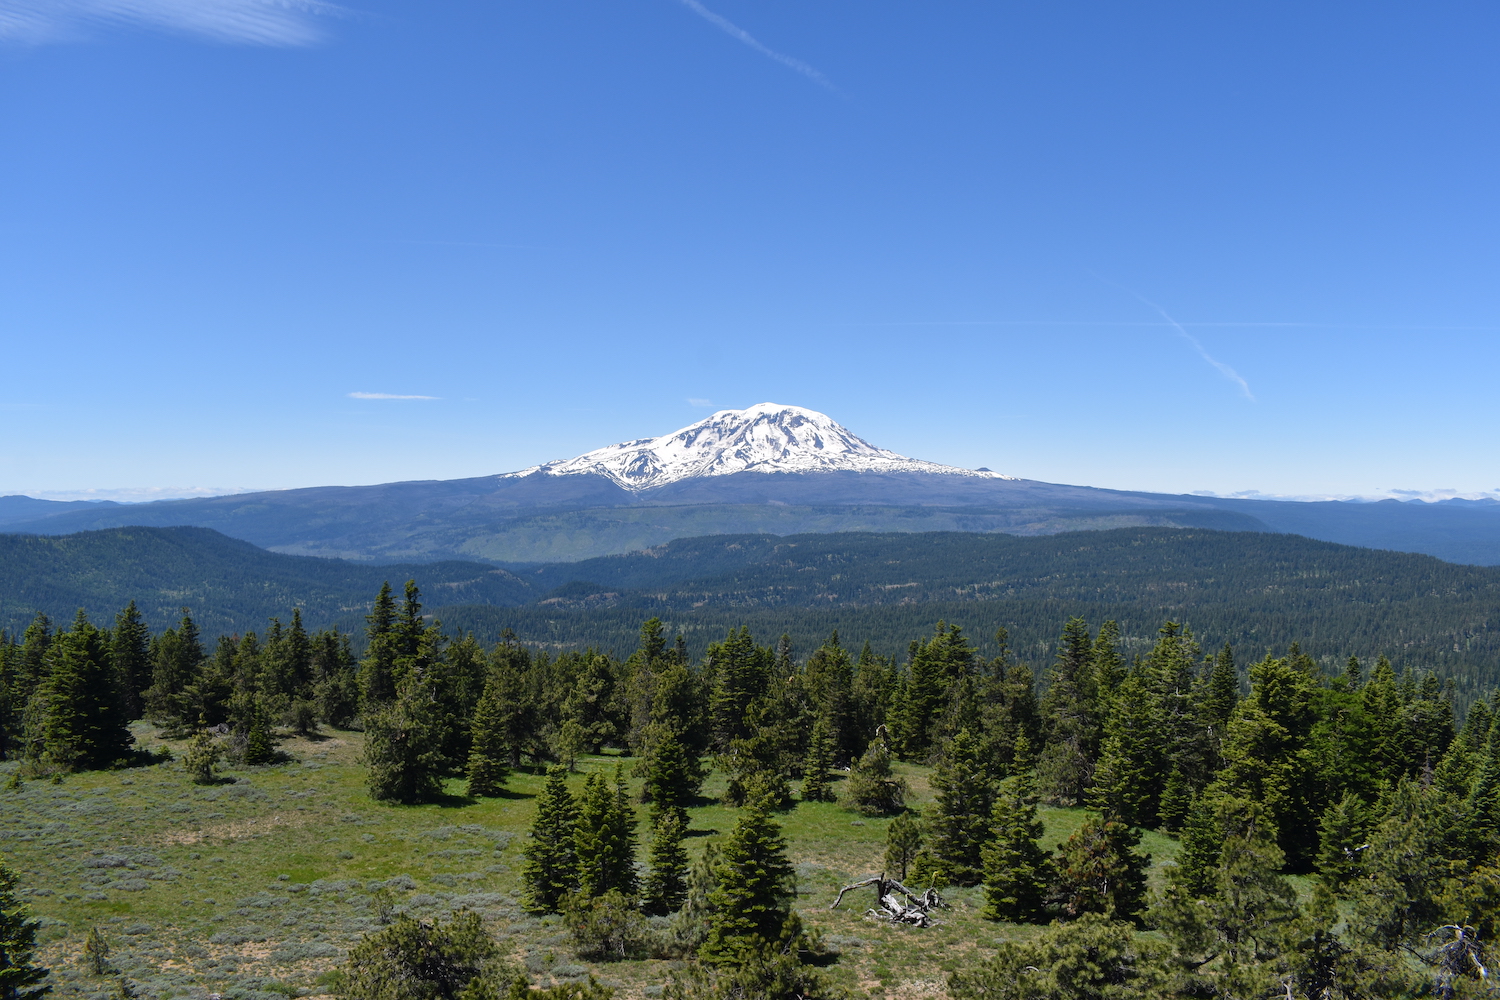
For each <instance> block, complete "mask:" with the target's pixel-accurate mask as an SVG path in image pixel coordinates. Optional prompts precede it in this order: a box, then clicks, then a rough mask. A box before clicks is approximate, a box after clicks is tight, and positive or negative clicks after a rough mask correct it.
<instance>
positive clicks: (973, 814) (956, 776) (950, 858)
mask: <svg viewBox="0 0 1500 1000" xmlns="http://www.w3.org/2000/svg"><path fill="white" fill-rule="evenodd" d="M932 789H933V792H934V793H935V796H936V801H935V802H934V803H933V804H932V807H931V812H930V813H929V814H928V817H927V848H928V850H930V851H931V852H932V856H933V859H934V860H935V862H936V864H937V873H938V875H939V877H940V878H942V879H943V880H944V881H946V882H947V883H949V884H950V885H960V886H968V885H978V884H979V882H980V881H981V880H982V879H983V877H984V861H983V858H982V857H981V851H982V849H983V847H984V843H985V841H986V840H988V839H989V835H990V812H991V810H992V808H993V806H994V801H995V788H994V784H993V782H992V781H991V780H990V777H989V775H988V774H986V773H985V768H984V764H983V762H982V761H981V760H980V759H979V744H978V741H977V740H975V739H974V738H973V737H972V736H970V735H969V732H968V730H960V731H959V733H958V734H957V735H956V736H954V737H953V739H952V740H951V741H950V742H949V743H948V746H947V747H946V749H945V750H944V753H943V758H942V760H941V762H939V764H938V766H937V770H936V771H935V772H934V773H933V775H932Z"/></svg>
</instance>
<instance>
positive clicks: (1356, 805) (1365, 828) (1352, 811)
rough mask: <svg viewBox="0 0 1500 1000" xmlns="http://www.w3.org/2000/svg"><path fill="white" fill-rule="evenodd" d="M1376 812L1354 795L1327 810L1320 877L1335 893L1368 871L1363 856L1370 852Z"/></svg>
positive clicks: (1322, 825) (1320, 843)
mask: <svg viewBox="0 0 1500 1000" xmlns="http://www.w3.org/2000/svg"><path fill="white" fill-rule="evenodd" d="M1375 819H1376V817H1375V815H1374V811H1373V810H1371V809H1370V807H1369V806H1368V805H1366V804H1365V802H1364V800H1363V799H1361V798H1360V797H1359V796H1358V795H1356V794H1355V793H1353V792H1345V793H1344V796H1343V798H1341V799H1340V800H1339V801H1337V802H1335V803H1333V804H1332V805H1330V806H1329V807H1328V808H1327V809H1325V810H1323V816H1322V818H1321V819H1320V820H1319V821H1318V876H1319V878H1320V879H1321V880H1322V882H1323V884H1324V885H1326V886H1327V887H1328V888H1329V889H1332V890H1333V891H1334V892H1338V891H1340V890H1342V889H1343V887H1344V886H1346V885H1347V884H1348V883H1349V882H1351V881H1352V880H1354V879H1355V878H1358V877H1359V876H1360V874H1362V872H1363V871H1364V865H1363V864H1362V863H1361V861H1360V856H1361V855H1362V854H1364V852H1365V851H1367V850H1368V849H1369V846H1370V844H1369V838H1370V833H1371V831H1372V830H1373V829H1374V828H1375Z"/></svg>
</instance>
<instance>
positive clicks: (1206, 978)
mask: <svg viewBox="0 0 1500 1000" xmlns="http://www.w3.org/2000/svg"><path fill="white" fill-rule="evenodd" d="M1220 806H1221V815H1223V817H1224V819H1225V826H1224V836H1223V841H1222V847H1221V849H1220V853H1219V860H1218V863H1217V864H1216V865H1215V866H1214V870H1213V873H1212V876H1211V879H1210V891H1209V892H1207V893H1202V894H1195V893H1189V892H1186V891H1184V890H1185V887H1184V886H1182V884H1181V883H1180V882H1178V881H1177V880H1175V879H1173V878H1169V880H1168V887H1167V891H1166V893H1165V894H1164V896H1163V898H1162V900H1161V901H1160V902H1159V903H1158V904H1157V905H1156V907H1155V908H1154V909H1153V911H1152V920H1153V923H1155V924H1156V926H1158V927H1160V928H1161V929H1162V930H1163V931H1164V932H1165V933H1166V935H1167V937H1168V938H1169V939H1171V940H1172V941H1173V943H1174V944H1175V945H1176V949H1177V952H1178V955H1179V956H1180V958H1181V961H1182V962H1183V964H1184V965H1185V966H1187V967H1188V968H1189V969H1194V970H1196V975H1194V976H1193V977H1192V979H1193V980H1195V981H1194V982H1192V983H1191V984H1190V985H1189V986H1188V989H1187V990H1186V991H1185V992H1188V993H1189V995H1208V996H1236V997H1238V996H1256V995H1260V996H1268V995H1270V991H1271V990H1273V989H1275V987H1276V981H1277V977H1276V976H1275V974H1274V973H1275V972H1276V971H1277V970H1276V969H1275V967H1274V966H1273V965H1271V963H1272V962H1273V961H1274V960H1276V959H1278V958H1279V957H1280V956H1281V954H1282V953H1283V952H1284V951H1285V949H1286V947H1287V945H1288V944H1289V943H1290V935H1291V934H1292V933H1293V931H1294V930H1295V927H1294V925H1293V921H1294V920H1295V918H1296V916H1297V906H1296V894H1295V893H1294V892H1293V891H1292V888H1291V886H1289V885H1288V884H1287V883H1286V881H1285V880H1283V879H1282V878H1281V876H1280V875H1279V874H1277V872H1278V871H1279V870H1280V869H1281V867H1282V865H1283V864H1284V862H1285V857H1284V856H1283V855H1282V853H1281V849H1280V848H1279V847H1278V846H1277V844H1276V831H1275V830H1274V829H1273V828H1271V827H1270V826H1269V824H1268V823H1267V820H1266V812H1265V810H1264V809H1262V808H1260V807H1259V806H1257V805H1255V804H1254V803H1248V802H1246V803H1239V804H1237V805H1236V804H1233V803H1231V802H1230V801H1229V800H1221V803H1220Z"/></svg>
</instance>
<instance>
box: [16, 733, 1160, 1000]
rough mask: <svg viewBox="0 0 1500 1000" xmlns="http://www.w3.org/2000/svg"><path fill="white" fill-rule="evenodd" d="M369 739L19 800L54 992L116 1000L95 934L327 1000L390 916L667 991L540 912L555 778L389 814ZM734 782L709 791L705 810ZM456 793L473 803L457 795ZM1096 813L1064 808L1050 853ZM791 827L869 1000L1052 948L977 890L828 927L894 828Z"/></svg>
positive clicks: (172, 972)
mask: <svg viewBox="0 0 1500 1000" xmlns="http://www.w3.org/2000/svg"><path fill="white" fill-rule="evenodd" d="M137 735H138V738H139V739H140V741H141V743H142V744H143V745H146V746H151V745H155V744H159V743H162V742H166V741H162V740H160V739H159V738H158V736H157V734H156V733H155V731H154V730H152V729H151V728H150V727H144V726H140V727H137ZM360 739H361V737H360V734H358V733H345V732H337V733H331V734H329V735H328V736H327V737H325V738H323V739H318V740H288V741H287V742H286V743H285V744H284V749H286V750H287V751H288V752H290V753H291V755H292V756H293V758H294V759H295V762H294V763H291V764H286V765H282V766H277V767H262V768H238V769H232V770H229V771H227V772H226V775H227V776H230V777H233V778H234V779H235V781H234V783H232V784H223V785H219V786H216V787H207V788H205V787H200V786H196V785H193V784H192V783H191V782H190V781H189V780H188V777H187V775H186V773H185V772H184V771H183V769H182V767H181V765H180V764H177V763H167V764H160V765H156V766H153V767H146V768H138V769H134V770H130V771H112V772H95V773H88V774H81V775H74V776H71V777H69V778H68V779H67V780H66V781H65V782H63V783H62V784H52V783H49V782H44V781H32V782H27V783H25V785H24V786H23V788H22V789H21V790H20V791H4V790H0V851H3V852H4V854H5V855H6V856H7V858H8V860H9V862H10V863H11V864H12V865H13V866H14V867H15V868H16V869H17V870H18V871H19V872H20V873H21V878H22V885H23V887H24V891H25V892H26V893H27V898H28V901H29V902H30V904H31V906H32V908H33V909H34V911H35V913H36V914H37V916H39V917H41V918H42V920H43V923H44V927H43V930H42V935H41V937H42V941H43V950H42V958H43V960H44V961H45V962H46V963H47V964H49V965H51V966H52V967H53V969H54V983H55V987H56V990H55V995H57V996H60V997H82V996H100V997H102V996H104V995H105V993H106V991H107V990H109V989H110V988H111V987H112V986H113V981H112V979H111V978H109V977H103V978H99V977H93V976H90V975H87V974H85V973H84V972H83V971H82V969H81V967H80V965H79V955H80V953H81V949H82V946H83V942H84V939H85V938H86V937H87V936H88V933H89V929H90V928H91V927H94V926H97V927H99V929H100V930H101V932H102V933H103V934H104V935H105V936H106V938H107V939H108V941H109V944H110V947H111V949H112V954H111V960H112V962H113V963H114V965H115V966H116V967H117V968H118V969H119V970H120V971H121V972H122V973H124V974H125V975H127V976H129V977H130V978H131V979H132V980H134V981H136V982H138V983H139V984H140V985H141V986H142V987H143V988H144V990H145V991H146V992H148V993H149V994H151V995H153V996H156V997H160V998H166V997H171V996H184V997H186V996H202V995H203V993H204V992H205V991H213V992H218V993H222V994H224V995H225V997H227V998H236V1000H280V998H282V997H285V996H288V995H293V996H296V995H314V994H320V993H322V992H323V990H324V987H323V986H321V985H320V984H319V978H320V976H323V975H324V974H325V973H327V972H328V970H330V969H331V968H333V967H334V966H336V965H337V964H338V963H339V962H340V961H342V958H343V955H344V953H345V952H346V951H347V949H348V948H349V947H350V946H351V945H352V944H353V943H355V942H356V941H358V940H359V939H360V937H361V936H362V935H363V934H364V933H366V932H367V931H369V930H371V929H373V928H375V927H377V926H379V924H378V919H377V906H378V905H379V901H380V900H381V899H382V898H384V899H386V900H388V901H389V903H390V904H391V905H394V906H395V908H396V909H397V910H401V911H405V912H409V913H411V914H412V915H414V916H417V917H422V918H427V919H431V918H433V917H438V916H442V915H444V914H446V913H449V912H451V911H452V910H453V909H455V908H459V907H468V908H470V909H473V910H476V911H477V912H479V913H480V914H482V915H483V916H484V918H485V920H486V923H487V925H488V926H489V927H490V929H491V931H492V933H493V934H494V935H495V937H496V938H497V939H498V940H499V941H500V942H501V944H502V947H503V948H504V949H505V950H507V951H508V952H509V953H510V954H511V956H512V957H513V959H514V960H515V961H516V962H517V963H518V964H522V965H524V966H525V967H526V968H527V969H528V970H529V971H530V972H532V973H533V975H535V976H536V977H537V978H538V979H539V980H542V981H547V980H549V979H562V978H567V977H570V976H576V975H578V974H581V972H582V971H583V970H585V969H586V970H587V971H591V972H593V973H594V974H595V975H596V976H598V977H599V979H600V980H602V981H604V982H606V983H609V984H612V985H615V986H618V987H620V995H621V996H622V997H644V996H651V995H654V994H655V993H656V992H657V991H656V990H654V989H652V987H657V986H660V985H661V984H662V983H663V982H664V981H665V980H666V978H667V977H668V975H669V974H670V971H671V969H672V967H673V963H670V962H664V961H640V962H622V963H617V964H611V965H602V966H601V965H592V966H591V965H589V963H585V962H581V961H579V960H578V959H577V958H576V957H574V956H573V954H572V952H571V949H570V945H569V939H568V936H567V934H566V933H565V931H564V930H563V928H562V927H561V926H560V924H559V922H558V920H557V918H555V917H547V918H537V917H533V916H530V915H528V914H526V913H524V912H523V911H522V910H521V909H520V907H519V905H518V895H519V892H520V878H519V868H520V863H521V858H520V852H521V849H522V847H523V846H524V843H525V833H526V830H527V828H528V826H529V825H530V822H531V817H532V814H533V811H534V796H535V794H536V793H537V792H538V791H539V790H540V787H541V784H542V779H541V777H540V776H539V775H533V774H530V773H521V774H517V775H515V776H513V778H512V780H511V782H510V787H509V790H508V793H507V795H506V797H504V798H498V799H487V800H482V801H479V802H473V803H469V804H465V800H463V799H460V798H458V797H457V796H455V798H454V799H453V800H452V801H451V802H450V803H448V804H442V805H424V806H389V805H382V804H379V803H375V802H372V801H370V799H369V798H368V797H367V796H366V794H365V790H364V774H363V770H362V768H361V767H360V766H359V763H358V755H359V748H360ZM175 749H178V750H180V749H181V744H176V745H175ZM617 763H618V758H614V757H590V758H585V759H584V760H582V761H580V763H579V773H578V774H576V775H575V776H574V777H573V778H572V781H573V782H574V783H575V784H578V785H581V783H582V781H583V776H584V775H585V774H586V773H588V772H589V771H593V770H604V771H606V772H609V773H613V770H614V768H615V765H616V764H617ZM12 766H13V765H12ZM627 767H628V762H627ZM899 770H900V771H901V773H902V774H903V775H904V776H905V777H906V778H907V780H908V781H909V782H910V784H911V786H912V790H913V797H912V802H911V804H912V805H913V806H914V807H921V806H922V805H925V804H926V802H927V801H929V800H930V790H929V786H928V780H927V778H928V773H929V772H928V770H927V769H926V768H920V767H913V766H909V765H901V766H899ZM722 785H723V782H722V778H720V777H718V776H715V777H713V778H711V779H710V781H709V783H708V785H707V787H706V788H705V794H706V795H708V796H712V795H714V794H715V793H716V792H717V791H719V790H720V789H722ZM452 790H453V791H454V792H455V793H456V792H458V791H460V788H459V785H458V783H454V785H453V787H452ZM1083 815H1084V814H1083V812H1082V811H1081V810H1076V809H1047V810H1044V812H1043V819H1044V820H1045V822H1046V825H1047V834H1046V841H1045V842H1046V844H1047V846H1049V847H1051V846H1053V845H1055V844H1056V843H1057V842H1059V841H1061V840H1062V839H1063V838H1064V837H1066V836H1067V835H1068V834H1069V833H1071V832H1072V831H1073V830H1074V829H1076V828H1077V827H1078V825H1079V824H1080V823H1081V822H1082V819H1083ZM779 819H780V822H781V823H782V825H783V828H784V831H785V835H786V839H787V842H788V845H789V851H790V855H791V860H792V862H793V863H794V864H795V865H796V867H797V874H798V884H799V893H800V896H799V900H798V909H799V911H800V912H801V914H802V918H803V920H804V922H805V923H806V924H807V925H808V926H809V927H812V928H816V929H817V930H819V931H821V932H822V933H823V934H824V936H825V939H826V940H827V942H828V943H829V944H831V945H832V946H834V947H835V948H837V949H838V951H839V952H840V956H839V958H838V960H837V961H836V962H835V963H834V964H833V965H831V966H830V968H829V972H830V974H831V975H832V976H833V977H834V978H835V979H836V980H838V981H840V982H842V983H843V984H845V985H846V986H849V987H851V988H853V989H854V990H856V992H857V993H859V994H862V995H870V996H888V997H903V996H918V995H925V994H929V993H931V992H933V991H934V989H935V986H936V984H937V983H939V982H940V981H941V980H942V979H943V977H944V976H945V975H946V973H947V972H948V971H950V970H951V969H953V968H956V967H958V966H959V964H961V963H962V964H968V963H972V962H973V961H975V960H976V959H979V958H982V957H983V956H985V955H987V954H989V953H990V951H991V950H992V949H993V948H994V946H995V944H996V943H997V942H998V941H1001V940H1004V939H1007V938H1011V937H1016V936H1021V935H1029V934H1032V933H1035V928H1029V927H1016V926H1012V925H1006V924H995V923H991V922H989V921H986V920H983V919H982V918H981V917H980V916H979V910H980V908H981V906H982V898H981V895H980V893H979V891H978V890H972V889H958V890H952V891H950V892H948V893H947V894H946V895H947V897H948V899H949V900H950V902H951V903H952V904H953V908H952V909H951V910H948V911H945V912H943V914H942V916H941V923H940V924H939V925H938V926H935V927H932V928H928V929H925V930H923V929H916V928H910V927H899V928H898V927H892V926H890V925H888V924H884V923H881V922H877V921H875V920H872V919H869V918H867V917H865V916H863V913H864V910H865V908H866V907H868V906H869V905H870V904H871V902H872V900H871V899H870V893H869V891H868V890H865V891H862V892H859V893H852V894H850V895H849V896H847V897H845V901H844V905H843V906H842V907H841V908H840V909H839V910H836V911H829V910H828V905H829V904H830V903H831V902H832V901H833V899H834V896H835V895H836V893H837V891H838V888H839V886H841V885H843V884H845V883H846V882H849V881H852V880H854V879H856V878H861V877H864V876H867V875H871V874H874V873H875V872H876V871H878V870H879V867H880V863H881V857H882V855H883V853H884V850H885V831H886V826H887V825H888V823H889V820H885V819H876V818H864V817H860V816H857V815H855V814H854V813H851V812H848V811H846V810H844V809H843V808H841V807H840V806H838V805H835V804H831V803H805V804H801V805H798V806H797V807H796V808H795V809H793V810H791V811H790V812H787V813H784V814H781V815H780V817H779ZM734 822H735V810H733V809H729V808H726V807H723V806H720V805H717V804H715V805H704V806H702V807H700V808H697V809H694V810H692V823H691V831H692V836H691V837H690V839H689V841H688V846H689V849H690V851H692V852H693V853H694V854H695V855H696V854H697V853H698V852H701V850H702V849H703V845H704V844H705V843H706V842H708V841H709V840H710V839H711V838H712V837H713V836H715V835H722V834H725V833H727V832H728V831H729V830H730V829H731V828H732V827H733V825H734ZM643 826H644V824H643ZM642 832H643V833H644V830H643V831H642ZM1143 847H1144V849H1146V850H1150V851H1151V852H1152V854H1153V857H1154V864H1155V868H1157V869H1159V867H1160V864H1161V863H1162V862H1163V861H1164V860H1166V859H1168V858H1169V857H1170V856H1171V855H1172V854H1173V853H1174V852H1175V847H1176V845H1175V842H1173V841H1172V840H1170V839H1169V838H1166V837H1162V836H1160V835H1156V834H1147V836H1146V841H1145V843H1144V845H1143ZM642 857H644V847H643V850H642ZM1153 874H1155V871H1154V872H1153ZM382 886H383V887H384V889H385V891H383V892H382V891H380V890H381V889H382ZM325 981H326V980H325Z"/></svg>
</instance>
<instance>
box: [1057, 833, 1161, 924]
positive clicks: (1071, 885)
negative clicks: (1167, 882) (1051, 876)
mask: <svg viewBox="0 0 1500 1000" xmlns="http://www.w3.org/2000/svg"><path fill="white" fill-rule="evenodd" d="M1140 842H1141V835H1140V833H1138V832H1137V831H1135V830H1133V829H1131V828H1130V827H1128V826H1126V825H1125V824H1124V823H1120V822H1116V821H1114V820H1106V819H1103V818H1101V817H1098V816H1090V817H1089V818H1088V819H1086V820H1084V821H1083V826H1082V827H1081V828H1080V829H1079V830H1078V832H1077V833H1075V834H1073V836H1071V837H1069V838H1068V839H1067V840H1066V841H1064V842H1063V844H1062V846H1061V847H1059V848H1058V851H1057V858H1056V860H1055V862H1054V865H1055V868H1056V871H1057V881H1056V884H1055V886H1054V888H1053V895H1054V896H1055V897H1056V899H1057V901H1058V903H1059V904H1060V905H1061V906H1062V911H1063V913H1064V914H1065V915H1066V916H1068V917H1069V918H1070V919H1071V918H1074V917H1077V916H1079V915H1080V914H1084V913H1104V914H1108V915H1110V916H1112V917H1114V918H1115V919H1116V920H1131V919H1134V918H1135V916H1136V914H1138V913H1139V912H1140V911H1141V910H1142V909H1143V908H1144V906H1145V904H1146V869H1147V868H1148V867H1150V864H1151V856H1150V855H1149V854H1147V855H1142V854H1137V853H1136V851H1135V848H1136V847H1137V846H1139V844H1140Z"/></svg>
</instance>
